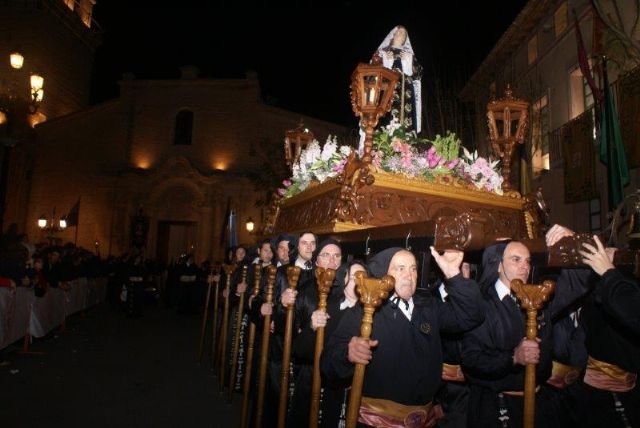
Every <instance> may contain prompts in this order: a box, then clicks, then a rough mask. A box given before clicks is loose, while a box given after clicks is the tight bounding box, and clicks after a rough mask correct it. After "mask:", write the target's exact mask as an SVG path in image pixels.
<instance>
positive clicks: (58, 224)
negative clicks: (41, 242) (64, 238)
mask: <svg viewBox="0 0 640 428" xmlns="http://www.w3.org/2000/svg"><path fill="white" fill-rule="evenodd" d="M38 227H39V228H40V230H43V231H46V232H47V235H46V238H47V240H48V241H49V245H51V246H52V245H53V243H54V241H55V239H56V234H57V233H58V232H60V231H61V230H65V229H66V228H67V219H66V218H65V217H60V219H58V221H56V209H55V207H54V208H53V210H52V211H51V217H50V218H49V219H47V217H46V215H45V214H42V215H41V216H40V217H39V218H38Z"/></svg>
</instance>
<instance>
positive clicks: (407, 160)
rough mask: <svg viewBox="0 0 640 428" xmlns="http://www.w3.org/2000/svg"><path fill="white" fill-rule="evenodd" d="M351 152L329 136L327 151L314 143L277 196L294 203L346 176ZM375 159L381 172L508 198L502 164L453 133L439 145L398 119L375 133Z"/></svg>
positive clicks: (438, 141) (373, 155) (435, 139)
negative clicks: (456, 182) (440, 180)
mask: <svg viewBox="0 0 640 428" xmlns="http://www.w3.org/2000/svg"><path fill="white" fill-rule="evenodd" d="M461 148H462V151H463V155H462V157H460V149H461ZM351 152H352V148H351V147H349V146H338V140H337V138H336V137H332V136H329V137H328V138H327V141H326V143H325V144H324V146H323V147H320V143H319V142H318V141H316V140H314V141H313V142H311V143H310V144H309V145H308V146H307V148H306V149H305V150H303V151H302V153H301V154H300V159H299V160H298V161H297V162H296V163H295V164H294V165H293V168H292V169H293V175H292V177H291V178H290V179H287V180H284V181H283V182H282V185H283V187H281V188H279V189H278V190H277V194H278V196H279V197H284V198H288V197H291V196H293V195H295V194H297V193H300V192H302V191H303V190H305V189H306V188H307V187H309V185H310V184H311V183H312V182H314V181H315V182H319V183H322V182H324V181H325V180H327V179H329V178H332V177H335V176H337V175H338V174H340V173H342V171H343V170H344V166H345V164H346V163H347V158H348V157H349V155H350V154H351ZM372 158H373V160H372V164H373V166H374V167H375V168H377V169H378V170H382V171H387V172H392V173H396V174H404V175H406V176H408V177H411V178H422V179H425V180H427V181H434V180H435V178H436V176H445V181H446V176H450V177H453V178H458V179H461V180H463V181H464V182H467V183H468V184H469V186H473V187H475V188H477V189H482V190H486V191H489V192H494V193H497V194H499V195H502V181H503V179H502V176H501V174H500V171H499V170H498V163H499V161H492V160H487V159H485V158H483V157H480V156H478V152H477V151H475V152H473V153H471V152H469V151H468V150H467V149H466V148H464V147H462V145H461V141H460V139H459V138H458V137H457V136H456V135H455V134H454V133H452V132H447V134H446V135H444V136H441V135H436V136H435V138H434V139H433V140H426V139H421V138H418V136H417V135H416V134H415V132H413V131H407V130H406V129H405V128H404V127H402V126H401V125H400V123H399V122H398V120H397V119H395V118H394V119H393V120H392V121H391V122H390V123H389V124H388V125H387V126H385V127H382V128H380V129H379V130H377V131H376V132H375V133H374V136H373V151H372Z"/></svg>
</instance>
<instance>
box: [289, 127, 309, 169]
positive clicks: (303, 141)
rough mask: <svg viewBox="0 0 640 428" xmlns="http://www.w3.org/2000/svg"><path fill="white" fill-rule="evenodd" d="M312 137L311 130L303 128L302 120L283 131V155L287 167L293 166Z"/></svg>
mask: <svg viewBox="0 0 640 428" xmlns="http://www.w3.org/2000/svg"><path fill="white" fill-rule="evenodd" d="M314 138H315V136H314V135H313V132H311V131H309V129H308V128H305V126H304V124H303V123H302V120H300V124H299V125H298V127H297V128H295V129H290V130H288V131H286V132H285V133H284V157H285V159H286V161H287V166H288V167H289V168H292V167H293V164H295V163H296V162H297V161H298V159H299V158H300V153H301V152H302V150H303V149H304V148H305V147H307V145H308V144H309V143H310V142H312V141H313V140H314Z"/></svg>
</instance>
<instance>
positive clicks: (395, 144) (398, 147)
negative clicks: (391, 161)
mask: <svg viewBox="0 0 640 428" xmlns="http://www.w3.org/2000/svg"><path fill="white" fill-rule="evenodd" d="M402 145H403V144H402V140H400V139H399V138H394V139H393V141H392V142H391V148H392V149H393V151H394V152H400V151H402Z"/></svg>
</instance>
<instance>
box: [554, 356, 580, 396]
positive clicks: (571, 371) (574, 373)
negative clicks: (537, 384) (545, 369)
mask: <svg viewBox="0 0 640 428" xmlns="http://www.w3.org/2000/svg"><path fill="white" fill-rule="evenodd" d="M552 364H553V366H552V368H551V377H550V378H549V379H548V380H547V383H548V384H549V385H553V386H555V387H556V388H558V389H564V388H566V387H567V386H569V385H571V384H573V383H575V381H576V380H578V377H580V372H581V371H582V370H581V369H580V368H579V367H573V366H568V365H566V364H562V363H560V362H558V361H555V360H554V361H553V363H552Z"/></svg>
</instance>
